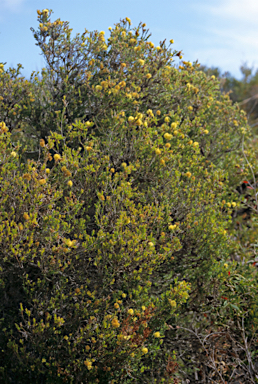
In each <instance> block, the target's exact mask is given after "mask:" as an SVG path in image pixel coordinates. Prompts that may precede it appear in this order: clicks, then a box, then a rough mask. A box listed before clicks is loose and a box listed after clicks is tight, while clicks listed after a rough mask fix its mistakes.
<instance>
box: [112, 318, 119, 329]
mask: <svg viewBox="0 0 258 384" xmlns="http://www.w3.org/2000/svg"><path fill="white" fill-rule="evenodd" d="M112 326H113V327H114V328H119V327H120V323H119V321H118V320H117V318H116V317H115V318H114V319H113V320H112Z"/></svg>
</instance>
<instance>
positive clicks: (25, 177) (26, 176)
mask: <svg viewBox="0 0 258 384" xmlns="http://www.w3.org/2000/svg"><path fill="white" fill-rule="evenodd" d="M23 178H24V179H25V180H28V181H30V180H31V175H29V174H28V173H24V175H23Z"/></svg>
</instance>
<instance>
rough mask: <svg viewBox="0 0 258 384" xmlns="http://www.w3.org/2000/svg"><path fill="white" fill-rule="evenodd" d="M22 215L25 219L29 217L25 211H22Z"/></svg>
mask: <svg viewBox="0 0 258 384" xmlns="http://www.w3.org/2000/svg"><path fill="white" fill-rule="evenodd" d="M23 217H24V219H25V220H29V218H30V217H29V215H28V213H27V212H24V214H23Z"/></svg>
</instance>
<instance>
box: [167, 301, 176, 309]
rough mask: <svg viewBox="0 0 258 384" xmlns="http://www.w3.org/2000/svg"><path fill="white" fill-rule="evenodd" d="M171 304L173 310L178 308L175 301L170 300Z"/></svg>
mask: <svg viewBox="0 0 258 384" xmlns="http://www.w3.org/2000/svg"><path fill="white" fill-rule="evenodd" d="M169 304H170V305H171V307H172V308H176V302H175V300H170V299H169Z"/></svg>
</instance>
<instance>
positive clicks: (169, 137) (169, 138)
mask: <svg viewBox="0 0 258 384" xmlns="http://www.w3.org/2000/svg"><path fill="white" fill-rule="evenodd" d="M164 137H165V139H166V140H171V139H172V137H173V136H172V135H171V134H170V133H165V135H164Z"/></svg>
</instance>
